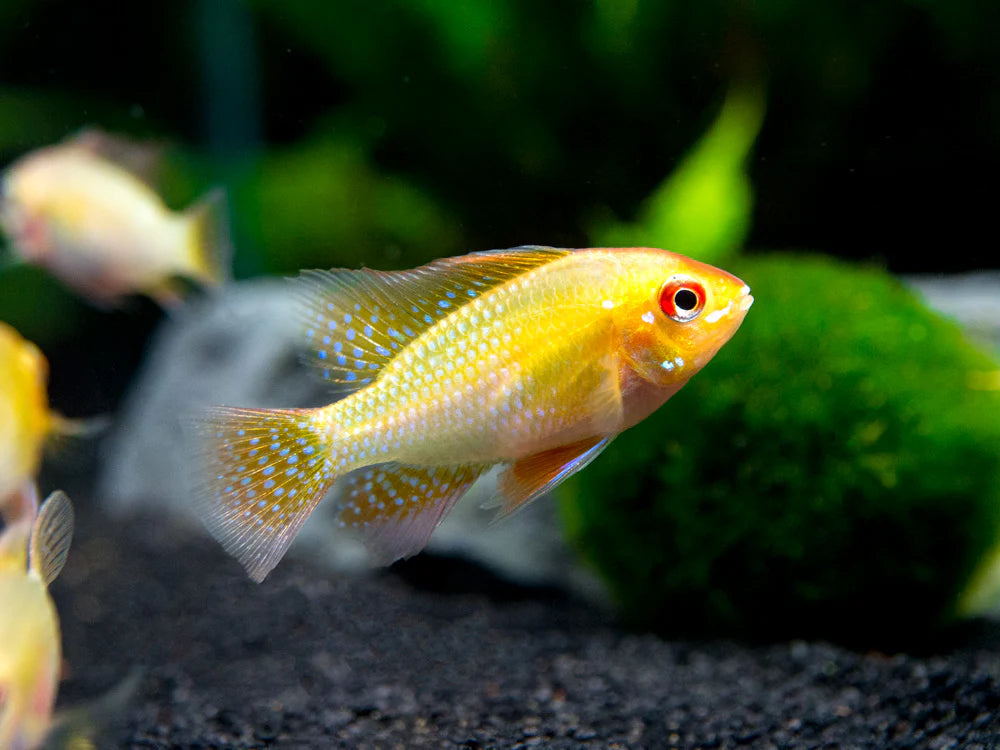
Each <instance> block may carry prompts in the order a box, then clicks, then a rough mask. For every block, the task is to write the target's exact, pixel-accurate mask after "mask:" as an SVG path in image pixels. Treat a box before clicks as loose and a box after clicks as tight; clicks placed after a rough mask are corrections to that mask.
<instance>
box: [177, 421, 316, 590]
mask: <svg viewBox="0 0 1000 750" xmlns="http://www.w3.org/2000/svg"><path fill="white" fill-rule="evenodd" d="M315 415H316V411H315V410H310V409H282V410H270V409H234V408H225V407H217V408H215V409H212V410H211V411H210V413H209V415H208V416H207V418H206V419H204V420H203V421H202V422H199V423H198V424H197V425H196V428H197V430H198V432H199V434H200V438H201V448H202V453H203V459H202V460H203V464H204V465H205V467H206V468H205V475H204V476H203V478H202V483H201V486H200V487H199V490H198V493H197V494H198V510H199V512H200V514H201V516H202V518H203V520H204V522H205V525H206V526H207V527H208V529H209V531H211V532H212V535H213V536H215V538H216V539H218V540H219V543H220V544H222V546H223V547H224V548H225V549H226V550H227V551H228V552H229V553H230V554H231V555H233V556H234V557H235V558H236V559H237V560H239V561H240V564H242V565H243V567H244V568H246V570H247V573H248V574H249V575H250V577H251V578H253V579H254V580H255V581H258V582H259V581H262V580H264V577H265V576H266V575H267V574H268V573H269V572H270V571H271V570H272V569H273V568H274V566H275V565H277V564H278V561H279V560H281V558H282V557H283V556H284V554H285V552H286V550H287V549H288V546H289V545H290V544H291V542H292V539H294V537H295V535H296V534H297V533H298V531H299V529H300V528H301V527H302V524H303V523H305V521H306V519H307V518H308V517H309V514H310V513H312V511H313V509H314V508H315V507H316V505H317V503H319V501H320V500H322V499H323V496H324V495H325V494H326V492H327V490H329V488H330V486H331V485H332V484H333V480H334V476H333V471H332V463H331V461H330V458H329V455H330V454H329V447H328V445H327V443H326V439H325V436H324V434H323V433H322V432H321V431H320V430H319V429H318V428H317V427H316V423H315V421H314V417H315Z"/></svg>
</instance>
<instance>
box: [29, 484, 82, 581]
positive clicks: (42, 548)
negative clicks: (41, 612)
mask: <svg viewBox="0 0 1000 750" xmlns="http://www.w3.org/2000/svg"><path fill="white" fill-rule="evenodd" d="M72 541H73V504H72V503H71V502H70V501H69V498H68V497H66V493H65V492H62V491H61V490H56V491H55V492H53V493H52V494H51V495H49V496H48V497H47V498H46V499H45V502H44V503H42V507H41V508H40V509H39V511H38V518H36V519H35V526H34V528H32V530H31V545H30V551H29V560H30V565H31V572H32V573H33V574H34V575H36V576H37V577H38V578H39V579H40V580H41V582H42V583H44V584H45V585H46V586H48V585H49V584H50V583H52V581H54V580H55V579H56V576H58V575H59V573H60V572H61V571H62V569H63V566H64V565H65V564H66V556H67V555H68V554H69V545H70V543H71V542H72Z"/></svg>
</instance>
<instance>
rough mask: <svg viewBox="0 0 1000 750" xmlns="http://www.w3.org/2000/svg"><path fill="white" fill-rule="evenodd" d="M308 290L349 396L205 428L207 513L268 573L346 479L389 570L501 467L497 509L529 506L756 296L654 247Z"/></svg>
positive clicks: (705, 351)
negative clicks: (332, 490)
mask: <svg viewBox="0 0 1000 750" xmlns="http://www.w3.org/2000/svg"><path fill="white" fill-rule="evenodd" d="M299 283H300V284H301V289H302V292H303V297H304V302H305V308H306V311H307V312H306V317H307V324H306V325H307V330H306V336H307V339H308V342H309V344H310V345H311V347H312V349H313V351H314V357H313V362H314V363H315V364H316V365H317V366H318V367H319V368H320V369H321V371H322V374H323V376H324V377H325V378H326V379H327V380H328V381H330V382H331V383H333V384H335V385H337V386H340V387H341V389H342V390H343V391H345V392H347V394H348V395H347V396H346V397H345V398H342V399H341V400H339V401H336V402H334V403H333V404H331V405H329V406H326V407H323V408H318V409H297V410H289V409H286V410H266V409H234V408H223V407H219V408H216V409H215V410H214V411H213V412H212V413H211V415H210V416H209V417H208V418H207V419H206V420H205V421H204V422H203V423H202V425H201V433H202V435H203V439H204V446H203V447H204V453H203V455H204V456H205V461H206V473H205V477H204V478H205V486H204V487H203V488H202V491H201V492H200V493H199V494H200V506H201V510H202V513H203V515H204V516H205V519H206V523H207V526H208V527H209V529H210V530H211V531H212V533H213V534H214V535H215V536H216V538H217V539H219V541H220V542H221V543H222V544H223V546H224V547H225V548H226V549H227V550H228V551H229V552H230V553H232V554H233V555H235V556H236V557H237V558H238V559H239V561H240V562H241V563H242V564H243V566H244V567H245V568H246V569H247V571H248V573H249V574H250V576H251V577H252V578H254V579H255V580H258V581H260V580H263V578H264V577H265V576H266V575H267V573H268V572H269V571H270V570H271V569H272V568H273V567H274V566H275V565H276V564H277V563H278V561H279V560H280V559H281V557H282V555H284V553H285V550H286V549H287V548H288V545H289V544H290V543H291V540H292V538H293V537H294V536H295V534H296V533H297V532H298V530H299V529H300V528H301V526H302V524H303V523H304V521H305V520H306V517H307V516H308V515H309V514H310V512H311V511H312V510H313V508H314V507H315V506H316V504H317V503H318V502H319V501H320V500H321V499H322V498H323V496H324V495H325V494H326V493H327V491H328V490H329V489H330V488H331V486H332V485H333V482H334V480H336V479H338V478H341V477H343V478H344V482H342V484H341V491H340V493H339V495H338V498H337V502H338V504H339V509H340V514H339V517H340V521H341V523H342V525H344V526H347V527H349V528H352V529H356V530H357V531H358V532H359V533H361V534H362V535H363V536H364V538H365V541H366V543H367V545H368V547H369V548H370V550H371V551H372V553H373V557H374V558H375V559H376V560H377V561H379V562H382V563H389V562H392V561H393V560H396V559H398V558H401V557H406V556H408V555H412V554H415V553H416V552H418V551H419V550H420V549H421V548H422V547H423V546H424V545H425V544H426V542H427V539H428V538H429V536H430V534H431V532H432V531H433V530H434V528H435V526H436V525H437V524H438V522H439V521H440V520H441V518H442V517H443V516H444V515H445V514H446V513H447V512H448V511H449V510H450V509H451V507H452V506H453V505H454V503H455V502H456V501H457V500H458V499H459V498H460V497H461V496H462V494H463V493H465V491H466V490H467V489H468V488H469V487H470V486H471V485H472V483H473V482H474V481H475V480H476V479H477V478H478V477H479V476H481V475H482V474H483V473H484V472H486V471H487V470H489V469H490V468H491V467H493V466H496V465H500V466H502V467H503V471H502V472H501V474H500V476H499V481H498V493H499V495H500V499H501V504H502V510H501V513H502V514H506V513H510V512H511V511H513V510H515V509H517V508H519V507H522V506H523V505H524V504H526V503H528V502H530V501H531V500H532V499H534V498H536V497H538V496H539V495H541V494H542V493H544V492H547V491H548V490H550V489H552V488H553V487H555V486H556V485H557V484H559V483H560V482H561V481H563V480H564V479H565V478H566V477H568V476H569V475H571V474H573V473H574V472H576V471H579V470H580V469H582V468H583V467H584V466H586V465H587V464H588V463H589V462H590V461H591V460H593V459H594V458H595V457H596V456H597V455H598V454H599V453H600V452H601V451H602V450H603V449H604V448H605V446H607V444H608V443H609V442H610V441H611V440H612V438H614V437H615V436H616V435H617V434H618V433H620V432H621V431H622V430H625V429H627V428H628V427H630V426H632V425H634V424H636V423H637V422H639V421H641V420H642V419H644V418H645V417H646V416H648V415H649V414H650V413H652V412H653V411H654V410H655V409H656V408H658V407H659V406H660V405H661V404H662V403H663V402H664V401H666V400H667V399H668V398H670V396H672V395H673V394H674V393H676V392H677V390H678V389H679V388H680V387H681V386H683V385H684V383H686V382H687V381H688V379H690V378H691V376H693V375H694V374H695V373H696V372H698V370H700V369H701V368H702V367H703V366H704V365H705V364H706V363H707V362H708V361H709V360H710V359H711V358H712V356H713V355H714V354H715V353H716V352H717V351H718V350H719V348H720V347H721V346H722V345H723V344H725V342H726V341H728V340H729V338H730V337H731V336H732V335H733V333H735V331H736V329H737V328H738V327H739V325H740V323H741V322H742V321H743V317H744V316H745V315H746V312H747V310H748V309H749V308H750V305H751V304H752V302H753V297H751V296H750V290H749V288H748V287H747V286H746V285H745V284H744V283H743V282H742V281H740V280H739V279H737V278H736V277H734V276H731V275H730V274H728V273H726V272H724V271H721V270H719V269H717V268H713V267H711V266H708V265H705V264H703V263H699V262H697V261H694V260H691V259H689V258H685V257H683V256H681V255H677V254H675V253H670V252H666V251H664V250H655V249H649V248H627V249H606V248H594V249H584V250H575V251H574V250H560V249H553V248H544V247H523V248H515V249H512V250H500V251H492V252H486V253H473V254H470V255H466V256H462V257H458V258H449V259H443V260H438V261H435V262H433V263H431V264H429V265H426V266H423V267H420V268H416V269H413V270H411V271H398V272H379V271H372V270H360V271H350V270H335V271H331V272H322V271H317V272H308V273H306V274H304V276H303V279H302V281H301V282H299Z"/></svg>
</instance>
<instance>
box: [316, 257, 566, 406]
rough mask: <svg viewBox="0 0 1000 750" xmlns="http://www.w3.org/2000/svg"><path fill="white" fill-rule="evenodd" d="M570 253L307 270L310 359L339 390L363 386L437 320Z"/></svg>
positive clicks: (446, 259)
mask: <svg viewBox="0 0 1000 750" xmlns="http://www.w3.org/2000/svg"><path fill="white" fill-rule="evenodd" d="M570 252H572V251H571V250H561V249H555V248H550V247H517V248H512V249H510V250H491V251H488V252H482V253H470V254H469V255H462V256H459V257H457V258H443V259H441V260H436V261H434V262H433V263H429V264H427V265H426V266H421V267H419V268H414V269H413V270H410V271H373V270H370V269H362V270H360V271H348V270H335V271H307V272H305V273H303V274H302V275H301V276H300V278H299V280H298V283H299V284H300V288H301V290H302V297H303V309H304V317H305V322H306V342H307V344H308V345H309V347H310V350H311V356H310V358H309V361H310V362H311V364H313V365H315V366H316V367H318V368H319V369H320V370H321V372H322V377H323V378H324V379H326V380H327V381H329V382H330V383H331V385H333V386H335V387H337V388H339V389H340V390H342V391H351V390H354V389H356V388H361V387H363V386H365V385H367V384H368V383H370V382H372V381H373V380H374V379H375V378H376V377H378V372H379V371H380V370H381V369H382V368H383V367H384V366H385V365H386V364H387V363H388V362H390V361H391V360H392V359H393V357H395V356H396V354H397V352H398V351H399V350H400V349H402V348H403V347H405V346H406V345H407V344H408V343H410V342H411V341H412V340H413V339H415V338H417V337H418V336H419V335H420V334H421V333H423V332H424V331H426V330H427V329H428V328H430V327H431V326H432V325H434V324H435V323H436V322H437V321H438V320H440V319H441V318H443V317H445V316H447V315H450V314H451V313H453V312H454V311H455V310H456V309H457V308H459V307H462V306H463V305H466V304H469V303H470V302H473V301H474V300H475V299H476V298H477V297H479V296H480V295H482V294H485V293H486V292H489V291H490V290H491V289H493V288H495V287H497V286H499V285H501V284H503V283H504V282H506V281H508V280H509V279H512V278H514V277H515V276H519V275H521V274H523V273H525V272H527V271H530V270H532V269H534V268H538V267H539V266H542V265H545V264H546V263H550V262H552V261H553V260H556V259H557V258H561V257H563V256H565V255H568V254H569V253H570Z"/></svg>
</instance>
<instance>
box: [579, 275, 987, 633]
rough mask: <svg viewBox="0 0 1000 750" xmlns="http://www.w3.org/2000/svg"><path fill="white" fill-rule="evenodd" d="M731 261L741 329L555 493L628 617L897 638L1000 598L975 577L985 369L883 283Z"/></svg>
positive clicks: (955, 338)
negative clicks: (746, 296) (744, 309)
mask: <svg viewBox="0 0 1000 750" xmlns="http://www.w3.org/2000/svg"><path fill="white" fill-rule="evenodd" d="M731 265H732V269H731V270H733V271H734V272H735V273H737V274H738V275H739V276H741V277H742V278H743V279H744V280H746V281H747V283H748V284H750V286H751V287H752V289H753V292H754V295H755V297H756V299H757V302H756V304H755V305H754V307H753V309H752V310H751V311H750V314H749V315H748V316H747V318H746V320H745V322H744V324H743V327H742V329H741V330H740V331H739V332H738V333H737V335H736V336H735V337H734V338H733V340H732V341H731V342H730V343H729V344H728V345H727V346H726V347H725V348H724V349H723V350H722V351H721V352H720V353H719V354H718V355H717V356H716V358H715V360H714V361H713V362H712V363H710V364H709V365H708V366H707V367H706V368H705V372H703V373H701V374H699V375H698V377H696V378H694V379H693V380H692V381H691V382H690V383H689V384H688V385H687V386H685V388H684V389H683V390H681V392H680V393H679V394H678V395H676V396H675V397H674V398H673V399H672V400H671V401H670V403H669V404H667V405H666V406H665V407H664V408H662V409H661V410H660V411H658V412H657V413H656V414H655V415H653V416H652V417H651V418H649V419H647V420H646V421H645V422H643V423H642V424H640V425H638V426H637V427H635V428H633V429H631V430H629V431H627V432H625V433H624V434H623V435H621V436H620V437H619V438H618V439H617V440H616V441H615V443H614V444H612V446H611V447H609V448H608V450H607V451H606V452H605V454H604V455H603V456H602V457H601V458H600V459H599V460H598V461H596V462H595V463H594V465H593V466H592V467H591V468H590V469H589V470H588V471H587V472H586V474H585V475H584V476H583V478H582V479H581V480H576V481H573V482H571V483H570V484H569V485H568V486H567V487H566V489H565V490H564V492H563V495H562V498H561V508H562V513H563V516H564V519H565V523H566V527H567V529H568V532H569V535H570V537H571V539H572V540H573V541H574V543H575V544H576V545H577V546H578V548H579V549H580V551H581V552H582V553H583V555H584V556H585V558H586V559H587V560H589V561H590V562H591V563H592V564H593V565H594V566H595V567H596V568H597V570H598V571H599V572H600V574H601V575H602V576H603V577H604V579H605V581H606V582H607V584H608V586H609V588H610V590H611V592H612V593H613V595H614V596H615V597H616V598H617V599H618V601H619V602H620V603H621V605H622V606H623V608H624V611H625V612H626V613H627V614H628V615H629V616H630V617H631V618H632V619H633V620H635V621H636V622H639V623H642V624H644V625H647V626H653V627H658V628H666V629H668V630H673V631H687V632H698V633H704V632H742V633H751V634H758V635H766V636H777V635H783V634H784V635H787V634H795V635H817V634H818V635H827V636H832V637H842V638H854V637H856V638H864V639H870V638H879V637H881V636H886V637H888V636H892V637H895V638H897V639H898V638H899V637H901V636H906V635H913V634H915V633H919V632H924V631H926V630H927V629H929V628H932V627H934V626H938V625H941V624H944V623H947V622H950V621H952V620H953V619H954V618H955V617H956V616H957V615H959V614H965V613H967V612H968V610H969V609H970V607H969V606H968V603H969V602H973V603H975V605H976V606H977V607H979V608H982V607H984V606H987V605H988V604H989V603H991V602H993V601H994V600H995V597H994V596H991V595H990V594H991V591H989V590H986V589H984V588H982V587H983V586H984V585H988V584H989V581H990V580H992V579H991V578H990V576H989V575H986V574H984V573H983V572H982V571H979V572H978V573H977V565H978V564H979V563H980V561H981V560H982V559H983V556H984V554H985V553H987V551H988V550H989V549H990V548H991V547H993V545H994V544H995V543H996V541H997V539H998V536H1000V389H996V388H993V387H991V386H990V383H992V382H993V380H991V377H990V376H991V373H992V374H995V373H996V371H997V369H998V364H997V362H996V361H994V360H993V359H991V358H990V357H989V356H988V355H986V354H984V353H983V352H981V351H980V350H978V349H977V348H975V347H974V346H973V345H971V344H970V343H968V341H967V340H966V339H965V337H964V336H963V334H962V332H961V331H960V330H959V328H958V327H957V326H956V325H954V324H953V323H951V322H949V321H947V320H945V319H943V318H941V317H940V316H938V315H936V314H934V313H932V312H931V311H929V310H927V309H926V308H925V307H924V306H923V305H922V304H921V302H920V300H919V299H917V298H916V297H915V296H914V295H913V294H912V293H910V292H909V291H908V290H907V289H905V288H904V287H903V286H902V285H901V284H899V283H898V282H897V281H895V280H894V279H892V278H891V277H889V276H888V275H887V274H885V273H883V272H881V271H879V270H876V269H870V268H858V267H852V266H849V265H844V264H842V263H837V262H835V261H832V260H828V259H822V258H818V257H794V256H793V257H789V256H781V257H778V256H774V257H759V258H744V259H741V260H739V261H738V262H734V263H731ZM973 578H975V579H976V582H977V583H976V585H977V586H979V587H980V588H979V590H978V591H975V592H970V591H969V590H968V588H967V587H968V584H969V582H970V581H971V580H972V579H973ZM963 590H964V592H963ZM960 601H961V602H963V603H964V605H965V606H964V608H963V610H962V611H961V612H960V608H959V606H958V603H959V602H960Z"/></svg>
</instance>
